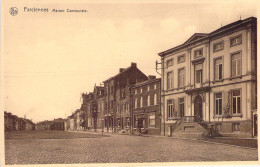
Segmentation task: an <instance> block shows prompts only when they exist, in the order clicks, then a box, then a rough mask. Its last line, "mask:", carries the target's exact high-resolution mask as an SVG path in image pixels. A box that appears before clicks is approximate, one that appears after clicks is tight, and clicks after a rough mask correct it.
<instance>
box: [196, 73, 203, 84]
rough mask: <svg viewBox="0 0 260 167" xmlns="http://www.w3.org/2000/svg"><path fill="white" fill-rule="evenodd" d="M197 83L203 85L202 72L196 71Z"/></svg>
mask: <svg viewBox="0 0 260 167" xmlns="http://www.w3.org/2000/svg"><path fill="white" fill-rule="evenodd" d="M196 83H202V70H196Z"/></svg>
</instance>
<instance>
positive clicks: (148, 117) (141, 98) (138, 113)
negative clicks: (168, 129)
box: [131, 76, 161, 135]
mask: <svg viewBox="0 0 260 167" xmlns="http://www.w3.org/2000/svg"><path fill="white" fill-rule="evenodd" d="M160 88H161V79H160V78H156V77H155V76H148V80H145V81H142V82H139V83H136V84H134V85H133V86H132V88H131V92H132V95H133V114H132V116H133V122H132V124H133V129H134V131H133V133H134V134H136V132H137V131H138V130H139V128H141V130H142V133H145V134H156V135H160V127H161V115H160V114H161V112H160V99H161V96H160V93H161V91H160V90H161V89H160Z"/></svg>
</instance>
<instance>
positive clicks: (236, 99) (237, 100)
mask: <svg viewBox="0 0 260 167" xmlns="http://www.w3.org/2000/svg"><path fill="white" fill-rule="evenodd" d="M232 113H233V114H240V113H241V96H240V90H234V91H232Z"/></svg>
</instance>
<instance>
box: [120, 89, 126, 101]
mask: <svg viewBox="0 0 260 167" xmlns="http://www.w3.org/2000/svg"><path fill="white" fill-rule="evenodd" d="M121 98H123V99H124V98H125V90H124V89H121Z"/></svg>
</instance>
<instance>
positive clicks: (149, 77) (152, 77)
mask: <svg viewBox="0 0 260 167" xmlns="http://www.w3.org/2000/svg"><path fill="white" fill-rule="evenodd" d="M153 79H156V76H154V75H148V80H153Z"/></svg>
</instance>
